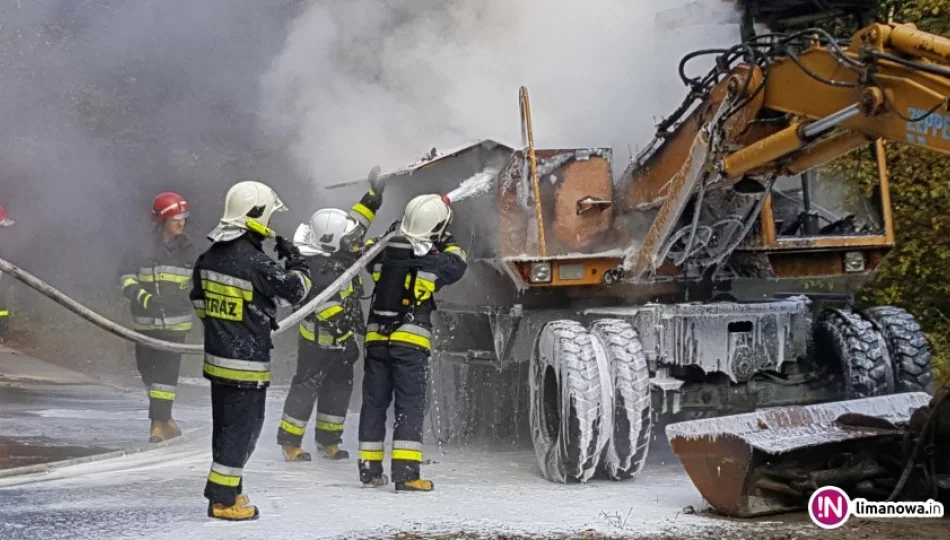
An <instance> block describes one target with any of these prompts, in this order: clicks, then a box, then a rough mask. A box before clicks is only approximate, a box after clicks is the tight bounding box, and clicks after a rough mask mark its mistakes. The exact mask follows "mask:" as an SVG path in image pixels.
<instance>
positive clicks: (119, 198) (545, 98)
mask: <svg viewBox="0 0 950 540" xmlns="http://www.w3.org/2000/svg"><path fill="white" fill-rule="evenodd" d="M704 5H706V6H707V7H706V9H707V10H711V11H709V13H712V14H713V15H715V16H711V17H700V18H699V19H698V20H696V18H695V17H693V19H694V20H693V21H692V22H689V25H691V26H686V27H684V28H681V29H679V30H670V29H669V28H666V27H665V26H664V25H666V26H668V21H673V22H674V23H676V24H679V23H681V22H682V21H683V20H684V17H680V16H679V15H678V14H677V13H679V12H676V11H675V10H676V9H680V10H683V9H685V11H683V13H692V14H694V15H695V13H696V11H695V10H694V9H693V8H691V7H690V6H689V5H687V6H686V7H685V8H684V7H683V3H682V1H681V2H680V3H679V4H676V2H675V1H673V2H659V1H653V0H649V1H648V0H625V1H621V0H589V1H588V2H576V1H568V0H547V1H544V2H542V1H541V0H518V1H507V0H451V1H445V0H385V1H384V0H315V1H304V0H201V1H197V2H196V1H192V0H84V1H83V2H77V1H75V0H22V1H18V0H7V1H2V2H0V73H2V77H0V204H2V205H3V206H4V207H5V208H6V209H7V211H8V212H9V213H10V215H11V217H12V218H13V219H14V220H16V225H15V226H14V227H13V228H10V229H6V230H3V231H0V256H2V257H4V258H6V259H9V260H11V261H13V262H14V263H17V264H20V265H22V266H23V267H25V268H26V269H27V270H29V271H30V272H32V273H34V274H35V275H37V276H39V277H40V278H42V279H44V280H46V281H49V282H50V283H52V284H53V285H54V286H56V287H58V288H60V289H62V290H63V291H65V292H66V293H68V294H71V295H73V296H74V297H76V298H77V300H79V301H80V302H82V303H85V304H87V305H90V306H92V307H94V308H96V309H100V310H104V309H105V308H106V307H109V308H111V309H113V311H106V313H107V314H109V315H111V316H112V317H113V318H114V319H116V320H123V319H122V317H126V316H127V308H126V303H125V301H124V299H122V297H121V295H120V293H119V290H118V282H117V277H118V274H119V273H120V267H119V265H120V262H121V260H122V258H123V256H124V254H125V253H126V252H128V251H129V250H130V249H134V248H135V247H136V246H138V245H140V244H142V243H143V242H147V241H149V234H150V233H151V231H152V230H153V225H152V224H151V223H150V222H149V218H148V213H149V207H150V204H151V201H152V199H153V198H154V197H155V195H156V194H158V193H159V192H162V191H169V190H170V191H177V192H180V193H182V194H183V195H184V196H185V197H186V199H188V201H189V202H190V203H191V205H192V218H191V220H190V221H189V225H188V232H189V234H191V235H192V237H193V238H195V239H196V240H197V242H198V243H199V245H200V247H201V248H203V247H204V246H205V244H204V238H203V237H204V235H205V234H206V233H207V232H208V231H209V230H210V229H211V228H212V227H213V226H214V224H215V222H216V221H217V220H218V218H219V217H220V213H221V211H222V209H223V208H222V207H223V200H222V199H223V195H224V193H225V192H226V190H227V189H228V187H229V186H230V185H232V184H233V183H234V182H236V181H238V180H241V179H246V178H259V179H262V180H264V181H266V182H268V183H270V184H271V185H272V186H274V188H275V189H276V190H277V192H278V193H279V194H280V195H281V196H282V198H284V199H285V201H287V202H288V204H289V206H290V208H291V212H288V213H286V214H280V215H278V216H277V218H276V219H277V223H275V226H276V228H277V229H278V230H279V231H282V232H284V233H285V234H290V233H291V232H292V231H293V230H294V228H295V227H296V224H297V223H299V222H301V221H303V220H306V219H307V217H308V216H309V214H310V213H311V212H313V211H314V210H316V209H317V208H319V207H322V206H325V205H331V204H332V205H343V204H347V205H348V204H350V201H349V200H343V197H344V195H343V194H341V193H340V192H328V191H325V190H323V189H320V188H321V186H322V185H326V184H329V183H336V182H341V181H347V180H355V179H359V178H361V177H364V176H365V174H366V173H367V172H368V171H369V169H370V168H371V167H372V166H373V165H376V164H379V165H381V166H382V167H383V168H384V170H392V169H395V168H397V167H400V166H403V165H406V164H408V163H410V162H413V161H415V160H416V159H417V158H419V157H420V156H422V155H423V154H425V153H426V152H428V150H429V149H431V148H432V147H436V148H438V149H440V150H445V149H446V148H448V147H451V146H455V145H459V144H466V143H468V142H471V141H473V140H476V139H483V138H492V139H496V140H498V141H500V142H504V143H507V144H509V145H514V146H518V145H520V138H521V135H520V126H519V115H518V99H517V96H518V88H519V86H521V85H527V86H528V88H529V90H530V92H531V98H532V107H533V116H534V120H535V135H536V141H537V144H538V145H539V146H540V147H549V148H550V147H559V146H562V147H564V146H566V147H574V146H582V147H587V146H611V147H613V148H614V149H615V154H614V155H615V162H616V163H617V167H618V168H620V169H622V168H623V166H624V165H625V161H626V160H625V157H626V156H627V154H628V152H627V149H628V146H630V147H632V149H633V150H634V151H636V149H637V146H642V145H644V144H646V142H647V141H648V140H649V137H650V136H651V134H652V131H653V126H654V124H655V121H656V120H658V118H659V117H661V116H662V115H664V114H667V113H668V112H670V111H671V110H672V108H673V107H674V106H675V105H676V104H677V103H678V101H679V100H680V99H682V97H683V96H684V95H685V89H684V88H683V87H682V85H681V83H680V82H679V80H678V78H677V76H676V65H677V62H678V60H679V58H680V57H681V55H682V54H683V53H685V52H688V51H689V50H692V49H695V48H699V47H708V46H715V45H722V44H726V43H730V44H731V43H732V42H734V41H735V40H736V39H738V30H737V29H736V28H735V25H734V24H731V23H729V24H726V25H723V21H724V20H726V21H727V22H728V21H729V20H730V19H729V17H730V14H731V13H732V11H731V7H730V5H729V4H728V3H727V2H722V3H719V2H718V1H717V0H704ZM709 5H711V6H712V7H708V6H709ZM670 10H673V11H670ZM663 13H665V14H666V15H665V17H666V18H665V19H664V18H663V17H659V18H658V14H663ZM671 14H672V15H671ZM723 17H725V19H723ZM664 21H667V22H664ZM709 21H712V23H711V24H706V23H707V22H709ZM730 25H731V26H730ZM699 67H701V66H697V68H699ZM345 196H352V194H349V195H345ZM37 299H38V295H36V294H34V293H32V292H30V291H25V290H24V291H21V292H20V293H18V294H17V300H18V302H19V304H18V306H16V307H18V308H20V309H22V308H25V307H28V306H26V305H25V304H28V303H32V302H37ZM50 313H53V314H55V316H56V317H61V319H59V320H61V321H71V324H72V323H75V325H76V326H79V327H81V328H83V329H84V330H85V331H88V332H90V336H92V335H93V334H95V335H96V336H99V334H98V332H99V331H98V330H96V329H92V328H91V327H89V326H88V325H85V323H81V322H77V321H76V320H75V319H74V317H73V316H72V315H71V314H68V313H66V312H64V311H63V310H62V309H60V308H59V307H56V306H53V307H52V310H51V311H50ZM44 322H46V321H44ZM50 323H51V324H52V320H50ZM56 324H60V323H58V322H57V323H56ZM41 332H44V330H37V331H36V333H37V335H39V334H40V333H41ZM55 335H60V337H61V338H62V340H63V342H64V343H65V346H66V347H67V348H73V347H75V348H76V349H77V351H79V350H80V349H82V347H84V346H87V344H88V346H90V347H92V346H100V347H102V348H104V347H106V345H105V344H102V345H92V344H101V343H107V344H108V346H110V347H111V346H113V345H115V344H116V343H117V341H116V340H111V341H108V342H102V341H101V340H98V337H97V338H95V339H88V340H86V339H83V338H77V337H75V335H74V334H69V333H68V332H58V333H57V334H55ZM43 336H44V337H43V339H44V340H47V339H53V338H52V337H51V336H54V334H51V333H45V334H43ZM77 342H84V343H77ZM123 346H125V344H123ZM77 354H78V352H77ZM96 354H98V353H94V354H91V353H90V354H86V356H87V357H95V356H96ZM117 358H119V360H117V361H121V362H126V360H127V355H124V356H121V355H120V356H117Z"/></svg>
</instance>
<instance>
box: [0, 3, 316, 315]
mask: <svg viewBox="0 0 950 540" xmlns="http://www.w3.org/2000/svg"><path fill="white" fill-rule="evenodd" d="M295 4H297V2H289V1H287V0H263V1H261V0H257V1H243V2H233V1H230V0H201V1H200V2H193V1H188V0H88V1H84V2H75V1H73V0H29V1H27V0H23V1H22V2H17V1H4V2H0V72H2V74H3V76H2V77H0V204H3V205H4V206H5V207H6V209H7V211H8V212H9V213H10V214H11V215H12V217H13V218H14V219H15V220H16V222H17V226H16V227H15V228H12V229H9V230H4V231H2V232H3V233H4V234H3V239H2V240H0V242H2V244H0V246H2V248H0V249H2V254H3V256H4V257H6V258H9V259H11V260H13V261H14V262H17V263H19V264H22V265H23V266H25V267H27V268H28V269H29V270H30V271H32V272H34V273H36V274H37V275H39V276H40V277H42V278H44V279H47V280H49V281H51V282H52V283H54V284H56V285H57V286H58V287H61V288H63V289H64V290H66V291H68V292H72V293H78V294H81V295H85V296H86V298H88V296H89V295H92V294H95V293H97V292H101V293H102V296H103V297H111V296H113V293H115V292H116V290H115V289H116V288H117V281H116V276H117V272H118V268H117V265H118V264H119V260H120V259H121V256H122V255H123V253H124V252H125V251H126V250H127V249H129V248H132V247H134V246H136V245H137V244H141V243H142V242H144V241H147V239H148V238H149V235H150V232H151V230H152V225H151V223H150V222H149V218H148V212H149V209H150V204H151V200H152V198H153V197H154V196H155V195H156V194H158V193H159V192H162V191H167V190H173V191H178V192H180V193H182V194H183V195H184V196H185V197H186V199H188V200H189V202H191V203H192V207H193V213H192V216H193V217H192V221H191V224H190V227H189V229H190V230H189V232H190V233H191V234H192V235H193V236H194V237H196V238H197V240H198V241H199V242H201V241H203V236H204V234H205V233H206V232H207V231H208V230H210V228H211V227H212V226H213V225H214V222H215V221H216V220H217V219H218V217H220V213H221V210H222V198H223V195H224V193H225V191H226V190H227V188H228V187H229V185H230V184H232V183H233V182H235V181H236V180H239V179H242V178H247V177H259V178H262V179H265V180H266V181H268V182H271V183H272V184H274V185H275V187H277V188H278V190H279V191H282V194H283V195H284V196H285V197H286V198H288V199H292V198H294V195H295V193H294V191H293V189H294V187H296V186H299V185H300V183H301V182H300V181H299V180H298V179H296V178H294V177H292V176H291V175H289V174H288V171H287V170H285V169H284V168H283V167H282V166H281V161H282V160H283V159H284V158H282V157H279V156H277V155H276V154H270V153H267V152H266V151H265V150H266V149H267V147H266V146H265V145H264V144H263V143H261V141H260V140H259V138H258V136H257V133H256V132H255V126H256V124H257V122H258V118H257V116H258V112H257V108H258V103H259V99H260V98H259V94H258V92H259V88H258V84H257V81H258V80H259V78H260V76H261V74H262V73H263V72H264V70H265V69H266V67H267V65H268V63H269V62H270V61H271V59H272V58H273V57H274V55H275V54H276V53H277V52H278V51H279V50H280V47H281V46H282V44H283V40H284V38H285V36H286V34H285V31H286V25H287V23H288V22H289V21H291V20H292V19H293V18H294V17H295V16H296V15H297V14H298V13H299V12H298V11H297V8H296V6H295ZM292 226H293V223H292V222H291V221H289V220H288V223H287V224H286V227H288V228H289V227H292ZM106 293H108V294H106Z"/></svg>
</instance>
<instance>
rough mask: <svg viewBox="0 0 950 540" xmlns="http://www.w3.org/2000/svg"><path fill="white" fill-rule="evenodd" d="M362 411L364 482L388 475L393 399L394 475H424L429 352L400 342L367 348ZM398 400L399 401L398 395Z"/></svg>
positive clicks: (398, 479) (397, 478)
mask: <svg viewBox="0 0 950 540" xmlns="http://www.w3.org/2000/svg"><path fill="white" fill-rule="evenodd" d="M364 363H365V367H364V371H363V406H362V409H361V410H360V428H359V439H360V458H359V470H360V480H361V481H362V482H363V483H368V482H370V481H372V479H374V478H378V477H379V476H381V475H382V474H383V458H384V450H383V442H384V441H385V439H386V410H387V409H388V408H389V404H390V402H391V401H394V406H393V409H394V413H395V418H394V423H393V450H392V463H391V467H392V479H393V481H394V482H407V481H410V480H416V479H418V478H419V469H420V466H421V465H422V426H423V419H424V417H425V409H426V388H427V385H428V380H427V379H428V369H429V352H428V351H425V350H421V349H416V348H412V347H403V346H400V345H374V346H370V347H367V349H366V359H365V362H364ZM393 398H395V400H394V399H393Z"/></svg>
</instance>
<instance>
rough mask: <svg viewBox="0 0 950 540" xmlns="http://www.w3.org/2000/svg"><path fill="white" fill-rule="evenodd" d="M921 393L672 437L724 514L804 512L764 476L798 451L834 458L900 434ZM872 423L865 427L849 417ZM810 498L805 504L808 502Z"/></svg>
mask: <svg viewBox="0 0 950 540" xmlns="http://www.w3.org/2000/svg"><path fill="white" fill-rule="evenodd" d="M929 401H930V396H929V395H928V394H926V393H923V392H914V393H905V394H896V395H890V396H881V397H874V398H866V399H856V400H850V401H840V402H834V403H823V404H819V405H807V406H797V407H780V408H774V409H765V410H761V411H756V412H754V413H747V414H739V415H734V416H725V417H720V418H709V419H703V420H693V421H689V422H680V423H675V424H670V425H669V426H667V427H666V436H667V438H668V439H669V441H670V445H671V447H672V448H673V451H674V452H675V453H676V455H677V456H678V457H679V458H680V461H681V462H682V463H683V466H684V468H685V469H686V473H687V474H688V475H689V477H690V479H691V480H692V481H693V483H694V484H695V485H696V488H697V489H698V490H699V492H700V493H701V494H702V496H703V497H704V498H705V499H706V500H707V501H709V503H710V504H711V505H712V506H713V508H714V509H715V510H716V511H717V512H720V513H723V514H726V515H730V516H737V517H751V516H756V515H763V514H769V513H775V512H781V511H787V510H792V509H795V508H797V507H800V505H801V503H802V502H801V500H800V497H791V498H790V497H788V496H787V495H788V494H783V493H781V491H780V490H776V489H770V486H771V484H770V483H769V482H768V478H766V477H763V474H762V473H763V470H764V469H766V468H767V467H769V465H770V464H772V463H774V462H777V461H778V460H780V459H782V457H783V456H786V455H791V454H793V453H801V452H810V453H812V454H815V455H817V454H819V453H821V452H828V453H831V454H834V453H835V448H836V447H837V446H838V445H844V444H847V443H849V442H856V441H864V444H873V443H872V442H869V441H871V440H873V439H875V438H876V437H881V436H888V437H893V436H894V433H895V431H894V429H893V427H894V426H897V425H903V424H906V423H907V422H908V421H909V420H910V417H911V414H912V413H913V411H914V410H916V409H918V408H919V407H922V406H924V405H926V404H927V403H928V402H929ZM855 415H861V416H860V418H866V417H874V418H871V420H874V421H865V422H851V421H845V420H846V419H848V418H849V417H855ZM806 500H807V499H806Z"/></svg>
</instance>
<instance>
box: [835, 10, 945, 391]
mask: <svg viewBox="0 0 950 540" xmlns="http://www.w3.org/2000/svg"><path fill="white" fill-rule="evenodd" d="M877 20H883V21H886V20H892V21H894V22H902V23H914V24H916V25H917V27H918V28H920V29H921V30H924V31H927V32H931V33H935V34H941V35H950V0H909V1H899V2H895V1H890V0H889V1H884V2H882V3H881V4H880V7H879V12H878V15H877ZM835 30H838V29H837V28H836V29H835ZM886 149H887V151H886V155H887V161H888V166H889V175H890V193H891V201H892V206H893V212H894V228H895V232H896V239H895V243H896V246H895V248H894V250H893V251H892V252H891V253H890V255H889V256H888V257H887V259H886V260H885V262H884V263H883V264H882V265H881V267H880V268H879V271H878V275H877V279H876V281H875V282H873V283H871V284H869V285H868V286H867V287H865V289H864V290H863V291H862V293H861V295H860V300H861V301H862V303H865V304H869V305H896V306H901V307H903V308H905V309H907V310H908V311H910V312H912V313H913V314H914V315H915V316H916V317H917V319H918V321H919V322H920V324H921V326H922V327H923V329H924V331H925V332H926V333H927V335H928V337H929V338H930V340H931V343H932V344H933V347H934V365H935V369H936V370H937V372H938V374H937V376H938V380H941V379H947V378H948V377H950V185H948V181H950V157H948V156H944V155H941V154H937V153H936V152H932V151H929V150H926V149H923V148H917V147H911V146H906V145H901V144H888V145H887V146H886ZM830 169H831V172H835V173H841V174H844V175H846V176H847V177H849V178H853V179H855V180H857V181H859V182H861V184H862V185H864V186H865V187H867V188H868V189H870V187H871V186H873V185H875V184H876V183H877V168H876V166H875V162H874V160H873V158H872V156H871V152H869V151H861V152H855V153H854V154H852V155H849V156H847V157H845V158H842V159H840V160H838V161H836V162H835V163H834V164H833V165H832V166H831V167H830Z"/></svg>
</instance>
